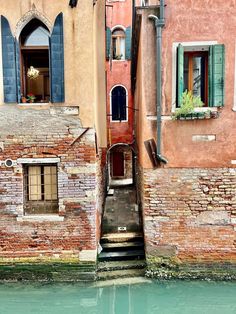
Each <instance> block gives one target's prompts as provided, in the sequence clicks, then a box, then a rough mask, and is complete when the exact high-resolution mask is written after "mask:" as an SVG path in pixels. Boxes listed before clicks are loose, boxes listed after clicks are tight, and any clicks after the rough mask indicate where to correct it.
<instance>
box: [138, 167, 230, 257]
mask: <svg viewBox="0 0 236 314" xmlns="http://www.w3.org/2000/svg"><path fill="white" fill-rule="evenodd" d="M141 177H142V184H143V187H142V203H143V221H144V233H145V243H146V252H147V257H149V256H157V257H158V256H159V257H169V258H173V257H177V258H178V259H179V261H181V262H187V263H188V262H190V263H192V262H198V263H202V262H203V263H204V262H216V263H218V262H222V263H223V262H232V263H236V169H235V168H231V169H229V168H221V169H220V168H216V169H212V168H211V169H200V168H197V169H196V168H195V169H189V168H188V169H187V168H183V169H177V168H176V169H164V168H161V169H156V170H143V173H141ZM142 184H141V185H142Z"/></svg>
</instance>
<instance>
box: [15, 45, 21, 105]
mask: <svg viewBox="0 0 236 314" xmlns="http://www.w3.org/2000/svg"><path fill="white" fill-rule="evenodd" d="M15 51H16V97H17V101H18V103H20V102H21V79H20V45H19V42H18V41H17V40H15Z"/></svg>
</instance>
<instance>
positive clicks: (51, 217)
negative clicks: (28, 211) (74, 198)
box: [16, 215, 64, 222]
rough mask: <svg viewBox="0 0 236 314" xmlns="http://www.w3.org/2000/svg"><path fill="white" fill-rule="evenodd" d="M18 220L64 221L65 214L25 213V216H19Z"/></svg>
mask: <svg viewBox="0 0 236 314" xmlns="http://www.w3.org/2000/svg"><path fill="white" fill-rule="evenodd" d="M16 220H17V221H32V222H34V221H37V222H45V221H50V222H51V221H55V222H58V221H64V216H58V215H25V216H18V217H17V218H16Z"/></svg>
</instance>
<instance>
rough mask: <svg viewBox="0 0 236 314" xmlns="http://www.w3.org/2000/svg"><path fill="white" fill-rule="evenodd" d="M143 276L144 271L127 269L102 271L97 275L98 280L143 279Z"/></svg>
mask: <svg viewBox="0 0 236 314" xmlns="http://www.w3.org/2000/svg"><path fill="white" fill-rule="evenodd" d="M143 276H145V269H128V270H114V271H102V272H98V273H97V279H98V280H106V279H116V278H128V277H143Z"/></svg>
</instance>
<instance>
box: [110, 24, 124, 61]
mask: <svg viewBox="0 0 236 314" xmlns="http://www.w3.org/2000/svg"><path fill="white" fill-rule="evenodd" d="M112 58H113V59H114V60H124V59H125V32H124V31H123V29H120V28H116V29H115V30H114V31H113V32H112Z"/></svg>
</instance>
